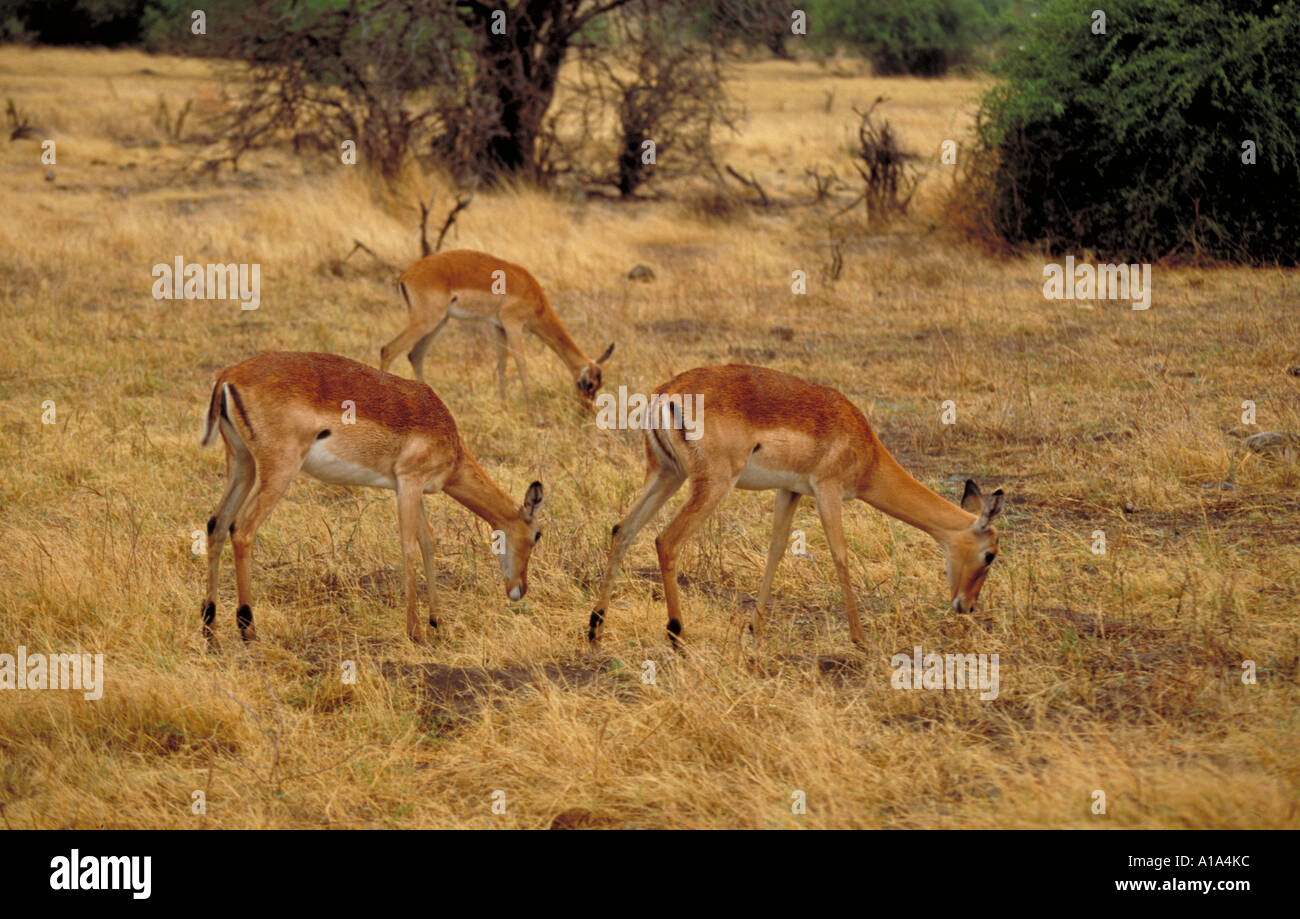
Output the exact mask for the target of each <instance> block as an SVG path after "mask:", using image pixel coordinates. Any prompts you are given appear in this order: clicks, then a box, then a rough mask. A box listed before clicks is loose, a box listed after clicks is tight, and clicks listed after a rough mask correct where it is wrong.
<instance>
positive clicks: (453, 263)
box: [379, 249, 614, 411]
mask: <svg viewBox="0 0 1300 919" xmlns="http://www.w3.org/2000/svg"><path fill="white" fill-rule="evenodd" d="M397 288H398V290H400V291H401V292H402V299H403V300H405V301H406V308H407V312H408V314H409V316H410V322H409V324H408V325H407V327H406V329H405V330H404V331H403V332H402V333H401V334H400V335H398V336H397V337H396V338H394V339H393V340H392V341H390V342H389V343H388V344H386V345H384V347H383V349H382V350H381V351H380V353H379V369H380V370H387V369H388V366H389V364H391V363H392V362H393V360H394V359H395V358H396V357H397V356H398V355H399V354H401V353H402V352H403V351H407V352H408V356H409V358H410V360H411V367H412V369H413V370H414V371H415V376H416V379H418V380H421V381H423V380H424V367H423V365H424V358H425V355H426V354H428V352H429V346H430V345H431V344H433V340H434V338H435V337H437V335H438V333H439V332H441V331H442V327H443V326H445V325H446V324H447V320H448V319H450V318H453V317H454V318H456V319H467V320H473V321H477V322H485V323H487V324H488V325H489V326H491V327H492V328H493V329H494V330H495V332H496V343H497V390H498V394H499V395H500V397H501V403H502V404H503V405H504V404H505V401H506V351H507V350H509V352H510V353H511V354H513V355H514V359H515V366H516V367H517V368H518V369H519V380H520V383H521V385H522V386H523V389H524V403H525V405H528V404H529V394H528V370H527V368H526V367H525V362H524V333H525V332H532V333H533V334H534V335H536V336H537V337H538V338H540V339H541V340H542V342H543V343H544V344H545V345H546V347H548V348H550V349H551V350H552V351H554V352H555V353H556V354H557V355H558V356H559V358H560V360H562V361H564V366H565V367H567V368H569V373H570V374H571V375H572V377H573V385H574V386H575V388H576V390H577V394H578V398H579V400H581V402H582V404H583V406H584V407H585V408H586V409H587V410H589V411H590V410H591V408H592V402H593V400H594V399H595V398H596V393H597V392H598V391H599V390H600V383H601V372H600V365H601V364H603V363H605V361H607V360H609V356H610V354H612V353H613V351H614V345H613V344H612V343H611V344H610V345H609V347H607V348H606V349H605V353H604V354H602V355H601V356H600V357H598V358H596V359H595V360H592V359H591V358H589V357H587V355H586V354H585V353H584V352H583V350H582V349H581V348H579V347H578V345H577V344H576V343H575V342H574V340H573V338H572V337H571V336H570V335H569V332H568V330H567V329H566V328H565V327H564V323H562V322H560V317H559V316H557V315H556V314H555V310H554V309H552V307H551V304H550V302H549V301H548V300H547V299H546V294H545V293H543V292H542V286H541V285H540V284H538V283H537V279H536V278H534V277H533V276H532V275H531V274H530V273H529V272H528V271H527V269H525V268H523V267H522V266H520V265H516V264H513V263H512V262H507V261H504V260H502V259H499V258H496V257H495V256H492V255H488V254H487V253H486V252H475V251H473V250H472V249H454V250H452V251H450V252H439V253H436V254H434V255H426V256H425V257H424V258H422V259H420V260H419V261H418V262H416V263H415V264H414V265H412V266H411V267H410V268H407V269H406V271H404V272H402V274H401V276H400V277H399V278H398V279H397Z"/></svg>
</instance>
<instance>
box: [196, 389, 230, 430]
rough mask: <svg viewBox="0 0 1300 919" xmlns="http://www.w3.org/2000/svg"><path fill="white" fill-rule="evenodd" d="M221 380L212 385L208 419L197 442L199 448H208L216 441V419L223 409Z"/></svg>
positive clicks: (223, 399)
mask: <svg viewBox="0 0 1300 919" xmlns="http://www.w3.org/2000/svg"><path fill="white" fill-rule="evenodd" d="M223 389H224V387H223V386H222V385H221V380H220V379H218V380H217V382H215V383H213V384H212V398H211V399H209V400H208V418H207V421H205V422H204V424H203V437H202V439H200V440H199V446H200V447H210V446H212V444H213V442H214V441H215V440H216V439H217V426H218V423H217V419H218V418H219V417H220V416H221V413H222V411H223V410H224V409H225V401H226V400H225V393H224V392H223Z"/></svg>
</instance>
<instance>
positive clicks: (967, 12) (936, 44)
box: [796, 0, 997, 77]
mask: <svg viewBox="0 0 1300 919" xmlns="http://www.w3.org/2000/svg"><path fill="white" fill-rule="evenodd" d="M796 5H798V4H796ZM804 5H805V6H806V8H807V10H808V23H809V24H808V32H809V37H810V38H811V39H812V41H813V44H815V45H820V46H822V47H824V48H827V47H831V46H833V45H842V46H845V47H847V48H849V49H852V50H855V51H858V52H860V53H862V54H863V55H865V56H866V57H867V58H868V59H869V60H870V61H871V63H872V65H873V66H874V67H875V69H876V72H877V73H879V74H882V75H890V74H913V75H916V76H927V77H937V76H942V75H943V74H945V73H947V72H948V70H949V69H950V68H951V67H955V66H958V65H960V64H966V63H969V62H970V61H971V59H972V57H973V56H974V53H975V50H976V48H977V46H979V45H980V44H981V43H982V42H984V41H986V40H987V39H988V37H989V36H990V35H991V34H992V32H993V29H994V17H993V16H992V15H991V13H990V9H992V8H994V7H996V6H997V4H996V3H991V2H981V0H806V3H805V4H804Z"/></svg>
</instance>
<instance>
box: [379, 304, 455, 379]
mask: <svg viewBox="0 0 1300 919" xmlns="http://www.w3.org/2000/svg"><path fill="white" fill-rule="evenodd" d="M415 298H416V299H415V300H414V301H413V302H411V303H410V304H409V305H408V311H409V316H410V321H409V322H408V323H407V326H406V328H405V329H403V330H402V331H401V334H399V335H398V336H397V337H396V338H394V339H393V340H392V341H390V342H389V343H388V344H386V345H384V346H383V347H382V348H380V349H379V369H380V370H382V371H384V372H385V373H387V372H388V366H389V365H390V364H392V362H393V361H394V360H396V359H397V357H398V355H400V354H402V353H403V352H405V353H406V354H407V355H408V356H409V357H410V358H411V364H412V366H415V364H416V363H417V362H416V360H415V357H416V349H417V348H418V347H419V345H420V344H421V343H422V342H423V340H424V339H425V338H426V337H428V336H430V335H432V334H436V333H437V331H438V329H440V328H442V323H443V322H444V321H446V319H447V310H448V308H449V307H450V306H451V295H450V294H449V293H447V292H445V291H443V292H434V293H424V294H419V293H417V294H416V295H415ZM425 347H426V348H427V347H428V346H427V345H425ZM423 357H424V354H423V352H421V354H420V358H421V359H423ZM422 372H423V371H422V369H420V368H417V370H416V373H417V376H418V375H419V374H420V373H422ZM421 379H423V378H421Z"/></svg>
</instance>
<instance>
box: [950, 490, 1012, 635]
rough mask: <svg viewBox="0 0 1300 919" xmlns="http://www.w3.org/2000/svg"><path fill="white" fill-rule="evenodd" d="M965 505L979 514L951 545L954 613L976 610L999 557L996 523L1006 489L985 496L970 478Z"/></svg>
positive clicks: (967, 508)
mask: <svg viewBox="0 0 1300 919" xmlns="http://www.w3.org/2000/svg"><path fill="white" fill-rule="evenodd" d="M961 506H962V509H963V510H965V511H967V512H968V513H971V514H974V515H975V521H974V522H973V523H972V524H971V525H970V528H969V529H967V530H963V531H961V532H960V533H959V534H958V535H957V536H956V537H955V538H954V539H952V540H951V541H950V542H949V544H948V588H949V589H950V590H951V591H952V608H953V612H957V613H970V612H974V610H975V601H976V600H977V599H979V595H980V588H981V587H983V586H984V578H985V577H986V576H987V575H988V573H989V566H990V565H992V564H993V559H994V558H996V557H997V554H998V531H997V530H996V529H994V528H993V526H992V522H993V518H994V517H996V516H997V515H998V513H999V512H1000V511H1001V510H1002V489H1000V488H999V489H998V490H997V491H995V492H993V494H991V495H989V496H988V497H985V496H984V495H983V494H981V493H980V487H979V486H978V485H976V484H975V483H974V481H972V480H971V479H967V480H966V493H965V494H963V495H962V498H961Z"/></svg>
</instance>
